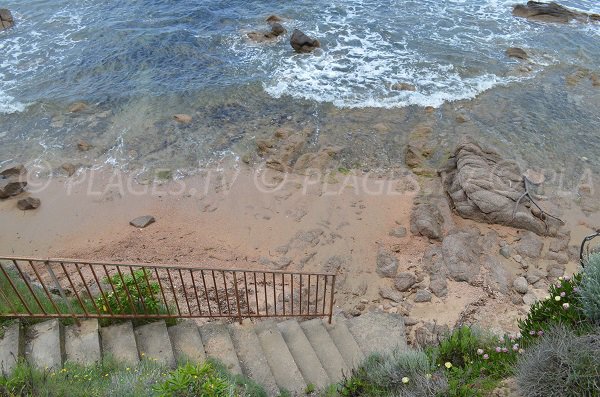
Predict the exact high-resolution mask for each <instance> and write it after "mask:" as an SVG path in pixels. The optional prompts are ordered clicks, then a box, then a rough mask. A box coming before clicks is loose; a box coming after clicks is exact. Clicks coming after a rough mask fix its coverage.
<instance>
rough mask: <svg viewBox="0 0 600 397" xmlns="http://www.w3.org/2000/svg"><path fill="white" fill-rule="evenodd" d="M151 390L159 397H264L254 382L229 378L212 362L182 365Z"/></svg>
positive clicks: (235, 377) (239, 377)
mask: <svg viewBox="0 0 600 397" xmlns="http://www.w3.org/2000/svg"><path fill="white" fill-rule="evenodd" d="M154 390H155V391H156V392H157V394H158V396H159V397H188V396H189V397H195V396H204V397H245V396H249V397H250V396H253V397H266V393H265V392H264V390H263V389H262V388H261V387H260V386H258V385H256V384H255V383H254V382H252V381H250V380H249V379H247V378H244V377H241V376H235V375H232V374H231V373H230V372H229V371H227V370H226V369H225V368H224V367H223V366H222V365H220V364H218V363H216V362H214V361H206V362H204V363H203V364H198V365H193V364H190V363H188V364H185V365H183V366H181V367H179V368H177V369H176V370H175V371H172V372H170V373H169V374H168V375H167V379H166V380H165V381H163V382H162V383H160V384H159V385H157V386H156V387H155V388H154Z"/></svg>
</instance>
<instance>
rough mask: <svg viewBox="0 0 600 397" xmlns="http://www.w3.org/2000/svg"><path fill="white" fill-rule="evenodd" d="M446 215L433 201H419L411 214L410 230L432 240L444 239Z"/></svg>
mask: <svg viewBox="0 0 600 397" xmlns="http://www.w3.org/2000/svg"><path fill="white" fill-rule="evenodd" d="M443 223H444V217H443V216H442V214H441V213H440V210H439V209H438V208H437V207H436V206H435V205H434V204H432V203H429V202H417V203H416V205H415V206H414V207H413V209H412V213H411V214H410V232H411V233H412V234H414V235H421V236H425V237H428V238H430V239H432V240H441V239H442V225H443Z"/></svg>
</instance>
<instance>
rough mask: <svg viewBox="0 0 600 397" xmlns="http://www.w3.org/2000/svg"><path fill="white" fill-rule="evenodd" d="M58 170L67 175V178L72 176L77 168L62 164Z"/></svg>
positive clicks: (71, 164)
mask: <svg viewBox="0 0 600 397" xmlns="http://www.w3.org/2000/svg"><path fill="white" fill-rule="evenodd" d="M60 168H62V170H63V171H65V172H66V173H67V176H73V174H75V172H76V171H77V166H76V165H75V164H73V163H64V164H63V165H61V166H60Z"/></svg>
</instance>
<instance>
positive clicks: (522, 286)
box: [513, 277, 529, 295]
mask: <svg viewBox="0 0 600 397" xmlns="http://www.w3.org/2000/svg"><path fill="white" fill-rule="evenodd" d="M513 288H514V289H515V291H517V292H518V293H519V294H521V295H525V294H526V293H527V291H529V285H528V284H527V280H526V279H525V277H517V278H515V281H513Z"/></svg>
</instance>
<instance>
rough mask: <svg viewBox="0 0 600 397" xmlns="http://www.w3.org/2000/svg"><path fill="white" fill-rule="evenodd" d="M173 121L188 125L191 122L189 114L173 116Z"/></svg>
mask: <svg viewBox="0 0 600 397" xmlns="http://www.w3.org/2000/svg"><path fill="white" fill-rule="evenodd" d="M173 119H175V121H177V122H178V123H181V124H189V123H191V122H192V116H190V115H189V114H176V115H174V116H173Z"/></svg>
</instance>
